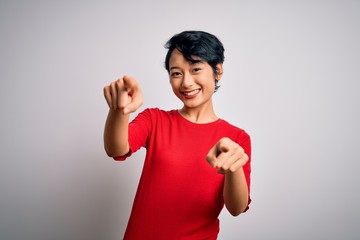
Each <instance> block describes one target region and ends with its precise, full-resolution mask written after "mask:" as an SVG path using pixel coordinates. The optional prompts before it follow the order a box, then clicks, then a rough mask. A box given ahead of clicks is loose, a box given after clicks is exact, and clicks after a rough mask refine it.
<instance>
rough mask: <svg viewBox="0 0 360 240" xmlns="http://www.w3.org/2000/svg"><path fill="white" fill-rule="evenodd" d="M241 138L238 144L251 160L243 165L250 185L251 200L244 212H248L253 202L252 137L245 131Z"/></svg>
mask: <svg viewBox="0 0 360 240" xmlns="http://www.w3.org/2000/svg"><path fill="white" fill-rule="evenodd" d="M241 135H242V136H241V138H240V140H239V142H238V144H239V145H240V146H241V147H242V148H243V149H244V151H245V153H246V154H247V155H248V157H249V160H248V161H247V163H246V164H245V165H244V166H243V171H244V174H245V179H246V183H247V187H248V193H249V201H248V206H247V207H246V209H245V210H244V212H246V211H247V210H248V209H249V205H250V203H251V198H250V183H251V177H250V175H251V139H250V136H249V135H248V134H247V133H246V132H245V131H243V132H242V134H241Z"/></svg>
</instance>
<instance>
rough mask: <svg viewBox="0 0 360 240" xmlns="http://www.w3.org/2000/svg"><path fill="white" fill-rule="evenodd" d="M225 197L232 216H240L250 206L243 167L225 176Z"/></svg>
mask: <svg viewBox="0 0 360 240" xmlns="http://www.w3.org/2000/svg"><path fill="white" fill-rule="evenodd" d="M223 196H224V202H225V206H226V208H227V210H228V211H229V212H230V214H231V215H233V216H238V215H239V214H240V213H242V212H244V210H245V209H246V207H247V206H248V201H249V193H248V187H247V183H246V179H245V175H244V171H243V169H242V167H241V168H239V169H238V170H236V171H235V172H228V173H226V174H225V181H224V192H223Z"/></svg>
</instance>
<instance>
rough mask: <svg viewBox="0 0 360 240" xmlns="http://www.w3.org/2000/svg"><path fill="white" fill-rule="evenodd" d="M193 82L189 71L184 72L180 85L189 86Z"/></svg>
mask: <svg viewBox="0 0 360 240" xmlns="http://www.w3.org/2000/svg"><path fill="white" fill-rule="evenodd" d="M193 84H194V78H193V76H192V75H191V74H190V73H184V78H183V81H182V85H183V86H184V87H191V86H192V85H193Z"/></svg>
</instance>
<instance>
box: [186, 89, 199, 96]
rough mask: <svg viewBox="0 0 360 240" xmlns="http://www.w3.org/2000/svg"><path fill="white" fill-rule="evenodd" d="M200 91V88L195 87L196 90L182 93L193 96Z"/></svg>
mask: <svg viewBox="0 0 360 240" xmlns="http://www.w3.org/2000/svg"><path fill="white" fill-rule="evenodd" d="M199 92H200V89H195V90H192V91H186V92H182V94H184V95H185V96H187V97H191V96H195V95H196V94H198V93H199Z"/></svg>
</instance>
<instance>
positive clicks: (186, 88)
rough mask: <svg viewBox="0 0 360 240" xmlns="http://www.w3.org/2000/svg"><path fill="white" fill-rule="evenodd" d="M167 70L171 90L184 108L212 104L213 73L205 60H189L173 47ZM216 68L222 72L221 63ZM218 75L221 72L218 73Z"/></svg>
mask: <svg viewBox="0 0 360 240" xmlns="http://www.w3.org/2000/svg"><path fill="white" fill-rule="evenodd" d="M194 59H196V57H194ZM169 70H170V71H169V75H170V84H171V86H172V89H173V92H174V93H175V95H176V96H177V97H178V98H179V99H180V100H181V101H182V102H183V103H184V107H185V108H191V109H194V108H203V107H207V106H208V105H209V104H211V105H212V95H213V94H214V90H215V75H214V71H213V69H212V68H211V66H210V65H209V64H208V63H207V62H197V63H192V62H189V61H187V60H186V59H185V58H184V56H183V55H182V53H181V52H180V51H179V50H177V49H174V51H173V52H172V53H171V57H170V61H169ZM217 70H218V72H219V73H222V64H218V66H217ZM220 76H221V74H219V75H218V77H220Z"/></svg>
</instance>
